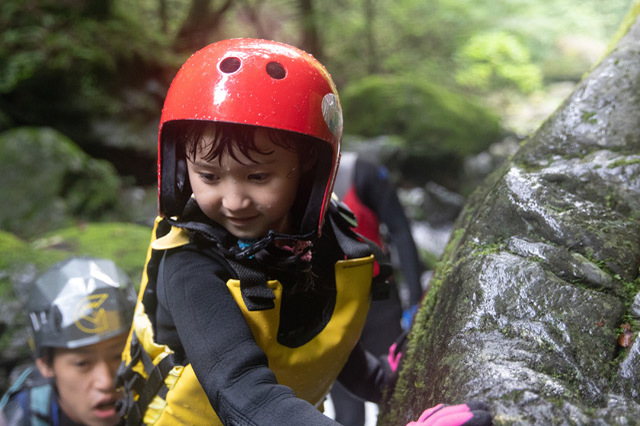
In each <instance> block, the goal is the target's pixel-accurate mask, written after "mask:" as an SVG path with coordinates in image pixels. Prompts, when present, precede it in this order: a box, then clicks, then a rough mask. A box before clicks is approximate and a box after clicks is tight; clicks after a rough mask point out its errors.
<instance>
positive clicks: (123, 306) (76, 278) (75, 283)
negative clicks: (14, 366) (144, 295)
mask: <svg viewBox="0 0 640 426" xmlns="http://www.w3.org/2000/svg"><path fill="white" fill-rule="evenodd" d="M135 303H136V293H135V290H134V289H133V286H132V285H131V281H130V280H129V278H128V277H127V275H126V274H125V273H124V272H123V271H122V270H121V269H120V268H118V267H117V266H116V265H115V263H114V262H112V261H111V260H108V259H97V258H90V257H75V258H70V259H67V260H64V261H62V262H59V263H57V264H55V265H53V266H52V267H51V268H50V269H48V270H47V271H46V272H45V273H44V274H43V275H42V276H40V277H39V278H38V279H37V280H36V282H35V284H34V286H33V288H32V289H31V294H30V297H29V301H28V303H27V309H28V313H29V327H28V329H29V333H30V340H32V342H31V343H32V344H33V348H32V349H34V352H35V354H36V356H42V349H43V348H45V347H58V348H69V349H73V348H77V347H81V346H87V345H92V344H94V343H98V342H101V341H103V340H106V339H109V338H111V337H114V336H117V335H119V334H121V333H124V332H125V331H128V330H129V328H130V326H131V321H132V319H133V311H134V308H135Z"/></svg>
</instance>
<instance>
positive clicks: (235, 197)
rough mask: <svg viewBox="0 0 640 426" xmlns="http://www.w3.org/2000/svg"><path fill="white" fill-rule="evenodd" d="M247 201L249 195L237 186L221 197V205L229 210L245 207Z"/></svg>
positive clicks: (247, 203) (248, 201)
mask: <svg viewBox="0 0 640 426" xmlns="http://www.w3.org/2000/svg"><path fill="white" fill-rule="evenodd" d="M230 189H231V188H230ZM249 203H250V200H249V197H248V196H247V195H246V194H245V193H244V192H243V191H241V190H240V189H239V188H233V189H232V190H231V191H229V192H227V194H225V196H224V197H223V198H222V206H223V207H224V208H225V209H227V210H230V211H234V210H242V209H245V208H247V207H249Z"/></svg>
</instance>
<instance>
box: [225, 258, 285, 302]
mask: <svg viewBox="0 0 640 426" xmlns="http://www.w3.org/2000/svg"><path fill="white" fill-rule="evenodd" d="M227 260H228V261H229V265H230V266H231V268H232V269H233V270H234V271H235V272H236V274H238V278H239V279H240V292H241V293H242V300H243V301H244V303H245V305H246V306H247V309H248V310H249V311H266V310H268V309H273V308H275V307H276V305H275V302H274V300H275V298H276V296H275V294H274V293H273V290H271V289H270V288H269V287H267V276H266V275H265V273H264V272H262V271H260V270H257V269H256V268H251V267H250V266H247V265H246V264H245V263H244V262H243V261H242V260H236V259H233V258H231V257H228V258H227Z"/></svg>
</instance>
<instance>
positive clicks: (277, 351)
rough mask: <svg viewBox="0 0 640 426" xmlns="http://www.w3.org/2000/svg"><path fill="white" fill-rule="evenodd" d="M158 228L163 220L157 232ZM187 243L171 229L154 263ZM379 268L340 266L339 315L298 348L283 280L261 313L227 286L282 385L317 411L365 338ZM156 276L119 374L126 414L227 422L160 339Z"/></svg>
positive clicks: (154, 421)
mask: <svg viewBox="0 0 640 426" xmlns="http://www.w3.org/2000/svg"><path fill="white" fill-rule="evenodd" d="M158 223H159V219H156V225H155V227H154V235H155V232H156V228H157V226H158ZM188 242H189V233H188V231H185V230H183V229H180V228H175V227H172V228H171V230H170V232H169V233H168V234H167V235H166V236H164V237H162V238H159V239H157V240H155V241H152V244H151V245H150V248H149V251H148V254H147V264H148V263H149V260H150V259H151V256H152V254H153V252H154V251H163V250H168V249H170V248H176V247H180V246H182V245H184V244H186V243H188ZM152 249H153V250H152ZM373 264H374V256H373V255H369V256H366V257H361V258H355V259H348V260H341V261H338V262H337V263H336V264H335V266H334V269H335V280H336V302H335V307H334V313H333V315H332V317H331V319H330V320H329V322H328V323H327V324H326V326H325V327H324V328H323V329H322V330H321V331H320V332H319V333H318V334H317V335H316V336H315V337H313V338H312V339H311V340H310V341H308V342H307V343H305V344H304V345H302V346H299V347H296V348H290V347H287V346H284V345H282V344H280V343H279V342H278V340H277V334H278V327H279V321H280V304H281V301H282V285H281V284H280V283H279V282H278V281H275V280H271V281H268V282H267V286H268V287H269V288H270V289H271V290H272V291H273V293H274V295H275V300H274V303H275V308H274V309H268V310H254V311H251V310H249V309H248V308H247V306H246V305H245V303H244V301H243V297H242V294H241V286H240V281H239V280H229V281H228V282H227V287H228V288H229V291H230V292H231V294H232V296H233V298H234V300H235V301H236V303H237V304H238V306H239V307H240V309H241V310H242V313H243V315H244V317H245V319H246V321H247V323H248V324H249V327H250V329H251V331H252V333H253V335H254V338H255V340H256V343H257V344H258V345H259V346H260V347H261V348H262V350H263V351H264V352H265V354H266V355H267V358H268V360H269V368H270V369H271V370H272V371H273V372H274V374H275V376H276V378H277V381H278V383H279V384H282V385H286V386H289V387H290V388H291V389H293V391H294V392H295V394H296V397H298V398H301V399H304V400H306V401H308V402H310V403H311V404H314V405H315V406H317V407H318V408H321V405H322V402H323V401H324V398H325V395H326V394H327V393H328V392H329V390H330V387H331V385H332V384H333V382H334V381H335V379H336V378H337V376H338V374H339V373H340V371H341V369H342V367H343V366H344V364H345V363H346V361H347V358H348V356H349V354H350V353H351V351H352V350H353V348H354V347H355V345H356V343H357V341H358V339H359V337H360V333H361V331H362V327H363V325H364V322H365V319H366V315H367V311H368V309H369V300H370V295H371V281H372V272H373ZM149 278H150V277H148V276H147V268H145V272H144V274H143V282H142V285H141V288H140V294H139V298H138V304H137V306H136V311H135V314H134V320H133V326H132V329H131V332H130V335H129V339H128V341H127V345H126V347H125V350H124V353H123V364H122V366H121V368H120V371H119V373H118V379H119V384H120V385H122V386H123V387H124V388H125V389H124V390H125V399H124V408H123V409H121V414H122V415H123V416H124V417H125V422H126V424H128V425H129V424H140V423H144V424H147V425H165V424H166V425H175V424H190V425H200V424H202V425H205V424H206V425H212V424H213V425H215V424H221V422H220V420H219V419H218V416H217V415H216V413H215V412H214V410H213V408H212V407H211V404H210V403H209V400H208V398H207V396H206V394H205V392H204V390H203V389H202V387H201V386H200V384H199V382H198V380H197V378H196V376H195V373H194V371H193V368H192V367H191V365H190V364H188V365H179V364H178V363H176V362H175V361H174V360H173V351H172V350H171V349H170V348H169V347H168V346H166V345H163V344H158V343H157V342H155V340H154V336H153V329H152V325H151V321H150V319H149V317H148V316H147V314H146V312H145V305H144V304H143V303H142V296H143V294H144V291H145V288H146V286H147V283H148V282H149ZM151 279H155V277H151Z"/></svg>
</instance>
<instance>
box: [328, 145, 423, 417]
mask: <svg viewBox="0 0 640 426" xmlns="http://www.w3.org/2000/svg"><path fill="white" fill-rule="evenodd" d="M334 193H335V194H336V195H337V196H338V198H339V199H340V200H341V201H342V202H344V203H345V204H346V205H347V207H349V209H350V210H351V211H352V212H353V214H354V215H355V217H356V220H357V226H356V227H355V228H354V230H355V231H356V232H357V233H358V234H360V235H362V236H364V237H366V238H368V239H369V240H371V241H373V242H374V243H376V244H377V245H378V246H380V247H381V248H382V249H383V250H384V251H385V252H387V253H388V252H389V248H388V245H387V244H386V239H385V238H384V237H383V235H382V233H381V231H380V228H381V225H383V226H384V227H385V228H386V232H385V236H386V237H387V238H388V239H389V240H390V244H392V245H393V246H394V248H395V253H396V254H397V257H398V259H399V264H400V268H401V272H402V280H403V282H404V283H405V285H406V287H407V289H408V293H409V300H408V306H407V307H406V308H405V309H404V310H403V309H402V303H401V299H400V295H399V289H398V287H397V283H396V282H395V281H394V280H392V281H391V285H392V289H391V291H390V295H389V298H388V299H386V300H378V301H372V302H371V307H370V309H369V313H368V315H367V320H366V323H365V326H364V329H363V331H362V337H361V339H360V341H361V342H362V344H363V346H364V348H365V349H367V350H368V351H369V352H371V353H372V354H374V355H376V356H383V355H386V353H387V351H388V348H389V347H390V346H391V345H392V344H393V343H394V341H396V340H397V339H398V337H399V336H400V335H401V334H402V332H403V329H404V330H407V329H408V328H409V326H410V324H411V321H412V319H413V315H414V314H415V312H416V310H417V306H418V303H419V302H420V300H421V298H422V293H423V292H422V286H421V283H420V276H421V273H422V264H421V262H420V257H419V255H418V250H417V249H416V245H415V242H414V240H413V236H412V234H411V226H410V223H409V219H408V218H407V216H406V215H405V212H404V208H403V206H402V204H401V203H400V200H399V199H398V195H397V192H396V187H395V185H394V184H393V183H392V182H391V181H390V180H389V170H387V168H386V167H384V166H381V165H379V164H376V163H375V162H374V161H370V160H368V159H365V158H363V156H362V155H359V154H358V153H355V152H343V153H342V156H341V158H340V167H339V168H338V175H337V177H336V183H335V186H334ZM331 401H332V402H333V406H334V411H335V419H336V421H338V422H340V423H341V424H344V425H348V426H362V425H364V424H365V406H364V401H363V400H362V399H360V398H357V397H355V396H354V395H352V394H351V393H350V392H349V391H347V390H346V389H345V388H344V387H343V386H342V385H340V383H336V384H335V385H334V387H333V388H332V390H331Z"/></svg>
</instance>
